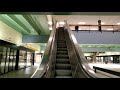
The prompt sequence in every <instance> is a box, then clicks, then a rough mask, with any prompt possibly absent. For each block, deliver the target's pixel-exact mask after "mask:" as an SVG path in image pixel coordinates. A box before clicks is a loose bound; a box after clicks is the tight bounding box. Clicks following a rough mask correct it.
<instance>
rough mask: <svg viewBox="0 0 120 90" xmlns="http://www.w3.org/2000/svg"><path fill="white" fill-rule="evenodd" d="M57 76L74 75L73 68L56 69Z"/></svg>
mask: <svg viewBox="0 0 120 90" xmlns="http://www.w3.org/2000/svg"><path fill="white" fill-rule="evenodd" d="M55 71H56V76H72V72H71V70H55Z"/></svg>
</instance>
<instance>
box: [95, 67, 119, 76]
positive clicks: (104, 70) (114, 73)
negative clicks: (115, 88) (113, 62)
mask: <svg viewBox="0 0 120 90" xmlns="http://www.w3.org/2000/svg"><path fill="white" fill-rule="evenodd" d="M93 68H94V69H95V73H96V70H100V71H103V72H106V73H110V74H113V75H116V76H120V72H117V71H113V70H108V69H105V68H100V67H96V66H93Z"/></svg>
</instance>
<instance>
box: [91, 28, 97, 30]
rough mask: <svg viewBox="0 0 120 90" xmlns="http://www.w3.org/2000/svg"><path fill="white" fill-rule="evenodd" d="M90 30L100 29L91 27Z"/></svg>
mask: <svg viewBox="0 0 120 90" xmlns="http://www.w3.org/2000/svg"><path fill="white" fill-rule="evenodd" d="M90 30H98V29H97V28H91V29H90Z"/></svg>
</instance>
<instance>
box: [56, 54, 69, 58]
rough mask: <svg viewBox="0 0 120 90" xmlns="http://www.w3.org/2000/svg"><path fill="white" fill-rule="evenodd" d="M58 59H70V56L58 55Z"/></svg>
mask: <svg viewBox="0 0 120 90" xmlns="http://www.w3.org/2000/svg"><path fill="white" fill-rule="evenodd" d="M56 58H64V59H66V58H67V59H69V56H68V55H64V54H58V55H56Z"/></svg>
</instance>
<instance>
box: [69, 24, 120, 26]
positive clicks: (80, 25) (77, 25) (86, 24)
mask: <svg viewBox="0 0 120 90" xmlns="http://www.w3.org/2000/svg"><path fill="white" fill-rule="evenodd" d="M68 25H69V26H120V25H113V24H104V25H97V24H68Z"/></svg>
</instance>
